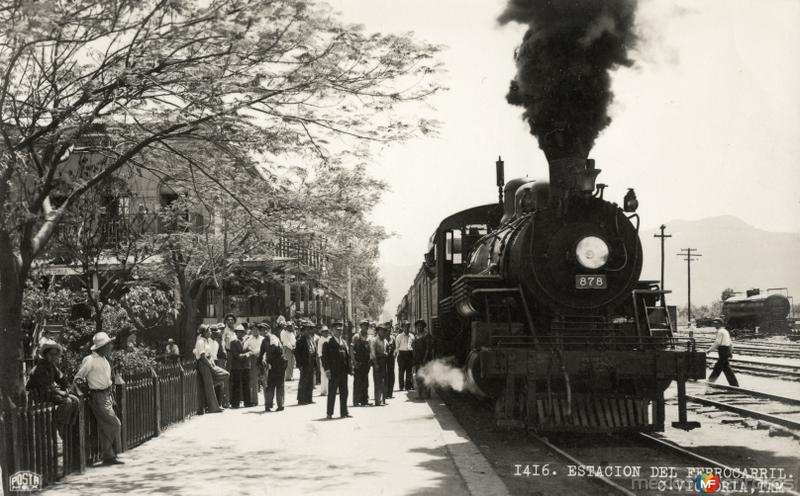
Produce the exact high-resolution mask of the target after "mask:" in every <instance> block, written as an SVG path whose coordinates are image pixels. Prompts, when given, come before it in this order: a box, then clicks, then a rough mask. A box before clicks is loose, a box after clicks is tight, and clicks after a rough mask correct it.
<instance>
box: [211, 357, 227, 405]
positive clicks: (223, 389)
mask: <svg viewBox="0 0 800 496" xmlns="http://www.w3.org/2000/svg"><path fill="white" fill-rule="evenodd" d="M214 362H215V363H216V364H217V366H219V367H222V368H223V369H225V370H228V369H227V368H226V365H227V362H226V360H221V359H217V360H215V361H214ZM230 390H231V379H230V376H228V377H226V378H225V380H224V381H223V382H222V384H218V385H215V386H214V394H216V396H217V402H218V403H219V404H220V406H224V407H226V408H227V407H229V406H231V403H230V401H229V398H230Z"/></svg>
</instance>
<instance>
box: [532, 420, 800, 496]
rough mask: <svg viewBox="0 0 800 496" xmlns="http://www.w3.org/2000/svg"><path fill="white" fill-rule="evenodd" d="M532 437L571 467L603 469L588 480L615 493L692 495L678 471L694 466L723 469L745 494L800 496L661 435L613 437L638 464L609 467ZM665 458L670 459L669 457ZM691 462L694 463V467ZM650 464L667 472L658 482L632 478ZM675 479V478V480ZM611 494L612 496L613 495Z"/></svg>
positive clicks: (686, 478)
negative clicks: (643, 450)
mask: <svg viewBox="0 0 800 496" xmlns="http://www.w3.org/2000/svg"><path fill="white" fill-rule="evenodd" d="M528 435H529V436H530V437H531V439H533V440H534V441H536V442H537V443H539V444H541V445H542V446H544V447H545V448H547V449H548V450H550V451H551V452H553V453H554V454H555V455H556V456H557V457H559V458H561V459H562V460H563V461H564V462H566V463H568V464H571V465H572V466H573V467H586V468H589V467H593V469H592V470H595V469H599V471H595V472H594V474H593V475H592V476H590V477H587V479H588V480H589V481H591V482H593V483H595V484H597V485H600V486H602V487H603V488H604V489H606V490H607V491H611V492H613V493H615V494H624V495H626V496H639V495H641V494H658V493H670V492H671V493H681V494H689V493H693V492H697V490H696V489H695V486H694V484H695V482H694V480H693V478H692V477H691V474H689V473H688V472H687V474H685V476H684V477H683V478H681V477H680V475H682V474H680V473H679V472H678V471H677V467H690V466H691V467H703V468H710V469H712V470H719V471H720V473H722V474H725V475H726V479H727V480H728V481H730V480H732V479H736V480H737V481H740V484H742V485H744V487H746V488H747V490H746V491H745V492H749V493H759V492H762V491H766V492H770V493H773V494H788V495H792V496H800V493H798V492H795V491H793V490H791V489H784V488H782V487H778V486H776V484H778V483H777V482H771V481H769V480H767V479H762V478H760V477H758V476H755V475H752V474H751V473H748V472H746V471H742V470H741V469H739V468H736V467H732V466H729V465H727V464H725V463H723V462H720V461H718V460H714V459H712V458H709V457H707V456H704V455H701V454H699V453H695V452H693V451H692V450H690V449H688V448H685V447H683V446H679V445H677V444H675V443H673V442H671V441H669V440H667V439H665V438H663V437H661V436H659V435H654V434H645V433H635V434H628V435H612V436H609V438H610V439H614V440H615V443H618V442H620V441H622V442H623V443H624V441H625V440H627V441H629V442H630V443H631V444H630V445H629V446H624V444H623V445H617V447H616V452H617V453H618V456H620V458H619V460H623V457H624V456H625V452H626V451H627V450H630V452H631V454H630V456H632V457H634V458H632V460H635V462H634V461H632V462H631V465H620V464H615V465H609V464H608V463H607V462H606V461H595V460H592V459H590V458H587V457H585V456H581V455H576V454H575V452H574V451H575V450H574V449H570V448H564V447H563V446H559V444H560V443H559V442H558V441H556V442H553V441H551V440H550V439H548V438H545V437H542V436H540V435H538V434H536V433H535V432H531V431H528ZM641 446H649V447H651V448H655V451H656V452H655V453H653V454H652V455H651V456H649V457H648V456H646V455H643V454H642V453H641V452H640V451H639V450H640V448H641ZM584 451H585V449H584ZM665 455H668V456H666V457H665ZM587 456H591V455H587ZM687 462H691V464H689V463H687ZM647 463H650V464H651V465H650V466H651V467H652V466H657V467H664V468H665V469H666V470H667V471H666V472H664V473H662V474H661V475H659V476H657V478H656V480H655V482H651V483H650V484H645V483H643V482H641V481H645V480H647V479H648V476H650V478H651V479H653V477H652V475H651V473H650V472H649V471H648V472H646V473H645V474H644V477H642V475H643V474H642V473H641V471H639V472H636V471H635V470H634V471H633V475H631V470H630V468H631V467H636V466H642V465H644V464H647ZM672 469H675V470H676V473H675V474H673V473H672V472H670V471H669V470H672ZM673 477H674V479H671V478H673ZM659 479H660V481H659ZM662 484H663V486H662ZM642 486H645V487H642ZM653 486H655V487H653ZM737 490H739V491H741V490H742V486H739V487H738V488H737ZM611 492H609V493H608V494H611ZM723 493H724V492H723Z"/></svg>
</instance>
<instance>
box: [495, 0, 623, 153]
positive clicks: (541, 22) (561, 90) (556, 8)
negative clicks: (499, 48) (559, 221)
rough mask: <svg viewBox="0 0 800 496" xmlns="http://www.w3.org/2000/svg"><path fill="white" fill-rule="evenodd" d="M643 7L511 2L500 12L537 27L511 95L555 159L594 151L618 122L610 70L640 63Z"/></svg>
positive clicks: (616, 1) (521, 53) (588, 1)
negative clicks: (611, 109) (635, 52)
mask: <svg viewBox="0 0 800 496" xmlns="http://www.w3.org/2000/svg"><path fill="white" fill-rule="evenodd" d="M635 13H636V0H510V1H509V4H508V6H507V7H506V10H505V12H503V14H502V15H501V16H500V18H499V22H500V23H501V24H507V23H509V22H512V21H516V22H519V23H522V24H527V25H528V26H529V28H528V31H527V32H526V33H525V36H524V37H523V38H522V45H520V47H519V49H518V51H517V53H516V61H517V75H516V78H515V79H514V80H513V81H511V87H510V89H509V91H508V95H506V100H508V103H511V104H513V105H520V106H522V107H525V113H524V117H525V119H526V120H527V122H528V124H529V125H530V128H531V134H533V135H534V136H536V137H537V139H538V140H539V147H540V148H541V149H542V150H543V151H544V153H545V155H546V156H547V158H548V159H550V160H552V159H557V158H564V157H575V156H580V157H584V158H585V157H587V156H588V155H589V151H590V150H591V149H592V146H593V145H594V141H595V139H596V138H597V135H598V134H599V133H600V131H602V130H603V129H604V128H605V127H606V126H608V124H609V123H610V122H611V118H610V117H609V116H608V106H609V105H610V103H611V101H612V99H613V96H614V95H613V93H612V92H611V76H610V74H609V71H611V70H612V69H615V68H616V67H618V66H630V65H632V64H633V61H632V60H631V59H630V58H629V57H628V52H629V50H630V49H632V48H633V46H634V45H635V43H636V35H635V33H634V17H635Z"/></svg>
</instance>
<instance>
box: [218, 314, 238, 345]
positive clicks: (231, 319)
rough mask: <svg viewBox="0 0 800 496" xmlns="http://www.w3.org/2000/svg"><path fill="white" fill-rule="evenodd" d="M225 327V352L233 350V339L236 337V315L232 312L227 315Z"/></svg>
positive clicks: (223, 332) (223, 342) (223, 333)
mask: <svg viewBox="0 0 800 496" xmlns="http://www.w3.org/2000/svg"><path fill="white" fill-rule="evenodd" d="M224 320H225V327H224V328H223V329H222V347H223V348H225V354H226V355H228V352H230V351H231V341H234V340H235V339H236V321H237V320H238V319H237V318H236V316H235V315H234V314H232V313H229V314H227V315H225V319H224Z"/></svg>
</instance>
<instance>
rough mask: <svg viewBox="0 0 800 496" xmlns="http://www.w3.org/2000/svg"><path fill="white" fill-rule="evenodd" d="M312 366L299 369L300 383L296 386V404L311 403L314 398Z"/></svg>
mask: <svg viewBox="0 0 800 496" xmlns="http://www.w3.org/2000/svg"><path fill="white" fill-rule="evenodd" d="M314 368H315V367H314V366H313V365H306V366H305V367H300V382H299V383H298V384H297V402H298V403H299V404H301V405H305V404H306V403H311V402H312V401H313V397H314Z"/></svg>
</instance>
